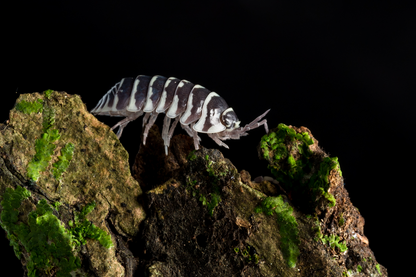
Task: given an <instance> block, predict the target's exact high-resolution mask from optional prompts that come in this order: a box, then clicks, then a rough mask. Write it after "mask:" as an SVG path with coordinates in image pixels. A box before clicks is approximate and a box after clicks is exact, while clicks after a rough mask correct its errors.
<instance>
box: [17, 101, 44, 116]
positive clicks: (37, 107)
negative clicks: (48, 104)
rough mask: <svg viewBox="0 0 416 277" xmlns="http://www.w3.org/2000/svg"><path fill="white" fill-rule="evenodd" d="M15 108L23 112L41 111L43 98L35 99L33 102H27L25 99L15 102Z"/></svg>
mask: <svg viewBox="0 0 416 277" xmlns="http://www.w3.org/2000/svg"><path fill="white" fill-rule="evenodd" d="M15 108H16V110H17V111H19V112H22V113H25V114H31V113H41V112H42V110H43V100H42V99H37V100H36V101H33V102H28V101H25V100H22V101H20V102H19V103H17V104H16V107H15Z"/></svg>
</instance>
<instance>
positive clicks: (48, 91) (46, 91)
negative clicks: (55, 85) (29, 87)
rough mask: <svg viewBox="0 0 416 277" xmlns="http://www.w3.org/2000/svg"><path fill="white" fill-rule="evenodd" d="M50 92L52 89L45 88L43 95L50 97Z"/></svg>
mask: <svg viewBox="0 0 416 277" xmlns="http://www.w3.org/2000/svg"><path fill="white" fill-rule="evenodd" d="M52 92H53V90H51V89H48V90H45V91H44V92H43V93H44V94H45V97H46V98H48V99H49V98H50V97H51V94H52Z"/></svg>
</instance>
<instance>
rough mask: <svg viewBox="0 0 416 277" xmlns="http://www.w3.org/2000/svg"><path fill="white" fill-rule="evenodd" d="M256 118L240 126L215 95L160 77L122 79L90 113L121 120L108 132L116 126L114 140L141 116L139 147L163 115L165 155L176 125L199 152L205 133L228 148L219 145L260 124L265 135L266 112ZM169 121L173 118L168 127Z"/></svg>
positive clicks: (231, 112)
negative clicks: (140, 142)
mask: <svg viewBox="0 0 416 277" xmlns="http://www.w3.org/2000/svg"><path fill="white" fill-rule="evenodd" d="M269 111H270V109H269V110H267V111H266V112H264V113H263V114H262V115H260V116H258V117H257V118H256V119H254V120H253V121H252V122H251V123H249V124H247V125H246V126H244V127H240V121H239V120H238V118H237V115H236V113H235V112H234V110H233V108H231V107H229V106H228V105H227V103H226V102H225V100H224V99H223V98H222V97H221V96H219V95H218V94H217V93H215V92H211V91H209V90H208V89H206V88H205V87H203V86H201V85H194V84H193V83H191V82H189V81H187V80H180V79H178V78H175V77H170V78H166V77H163V76H160V75H156V76H153V77H152V76H146V75H139V76H137V77H136V78H132V77H129V78H123V79H122V80H121V81H120V82H118V83H117V84H115V85H114V86H113V87H112V88H111V89H110V90H109V91H108V92H107V93H106V94H105V95H104V96H103V97H102V98H101V100H100V101H99V102H98V104H97V106H96V107H95V108H94V109H92V110H91V113H93V114H96V115H107V116H116V117H125V118H124V119H123V120H121V121H120V122H118V123H117V124H116V125H114V126H113V127H112V128H111V129H112V130H114V129H115V128H117V127H119V129H118V131H117V137H118V138H120V137H121V134H122V133H123V129H124V127H126V125H127V124H128V123H129V122H130V121H133V120H135V119H137V118H138V117H140V116H141V115H143V113H145V115H144V117H143V124H142V125H143V127H144V131H143V144H146V138H147V135H148V133H149V130H150V128H151V127H152V126H153V124H154V123H155V121H156V118H157V116H158V115H159V114H160V113H165V114H166V116H165V118H164V122H163V129H162V138H163V141H164V145H165V153H166V155H168V147H169V144H170V140H171V138H172V135H173V131H174V129H175V127H176V125H177V124H178V122H179V123H180V125H181V127H182V128H183V129H184V130H185V131H186V132H187V133H188V135H189V136H191V137H192V138H193V140H194V146H195V149H196V150H198V149H199V142H200V140H201V138H200V137H199V136H198V133H206V134H208V136H209V137H211V138H212V139H213V140H214V141H215V142H216V143H217V144H218V145H220V146H224V147H226V148H228V146H227V145H226V144H225V143H224V142H223V140H227V139H239V138H240V137H241V136H246V135H248V133H247V131H249V130H251V129H255V128H257V127H259V126H261V125H264V128H265V130H266V133H268V132H269V130H268V126H267V120H266V119H263V120H261V119H262V118H263V117H264V116H265V115H266V114H267V113H268V112H269ZM171 119H175V120H174V121H173V123H172V126H170V123H171Z"/></svg>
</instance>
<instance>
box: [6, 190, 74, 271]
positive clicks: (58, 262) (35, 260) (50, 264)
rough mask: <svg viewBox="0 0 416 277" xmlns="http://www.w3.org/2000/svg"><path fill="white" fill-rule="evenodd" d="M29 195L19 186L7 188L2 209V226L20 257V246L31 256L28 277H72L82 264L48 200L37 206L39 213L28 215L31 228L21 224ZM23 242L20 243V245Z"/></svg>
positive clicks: (69, 237)
mask: <svg viewBox="0 0 416 277" xmlns="http://www.w3.org/2000/svg"><path fill="white" fill-rule="evenodd" d="M29 196H30V192H29V191H27V190H26V189H25V188H22V187H20V186H18V187H17V188H16V189H15V190H13V189H10V188H8V189H7V190H6V192H5V193H4V195H3V201H2V202H1V205H2V207H3V212H2V214H1V226H2V227H3V228H4V229H5V230H6V232H7V234H8V237H10V238H9V239H10V240H11V245H12V246H13V247H14V250H15V253H16V256H17V257H20V245H22V246H23V247H24V248H25V250H26V252H27V253H29V258H28V260H27V265H26V267H27V270H28V276H31V277H34V276H38V275H39V271H44V272H46V273H50V272H52V270H53V271H57V272H56V276H71V275H70V274H69V273H70V272H71V271H73V270H75V269H77V268H79V267H80V266H81V261H80V259H79V258H78V257H75V256H74V254H73V240H72V236H71V235H70V233H69V232H68V231H67V230H66V229H65V227H64V226H63V225H62V223H61V222H60V221H59V219H58V218H57V217H56V216H55V215H53V213H52V212H53V210H52V207H51V206H50V205H48V203H47V202H46V200H45V199H42V200H40V201H39V202H38V204H37V205H36V210H34V211H32V212H30V213H29V215H28V224H27V225H26V224H23V223H21V222H20V223H19V224H16V222H17V221H18V218H17V216H18V211H17V209H18V208H19V207H20V204H21V202H22V201H23V200H24V199H26V198H28V197H29ZM19 242H20V243H19Z"/></svg>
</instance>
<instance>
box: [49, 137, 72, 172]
mask: <svg viewBox="0 0 416 277" xmlns="http://www.w3.org/2000/svg"><path fill="white" fill-rule="evenodd" d="M74 149H75V145H74V144H73V143H67V144H65V146H64V148H62V150H61V156H59V157H58V161H57V162H56V163H54V164H53V169H52V173H53V176H54V177H55V178H56V179H59V178H60V177H61V175H62V173H63V172H64V171H65V170H66V169H67V168H68V166H69V163H70V162H71V160H72V156H73V155H74Z"/></svg>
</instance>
